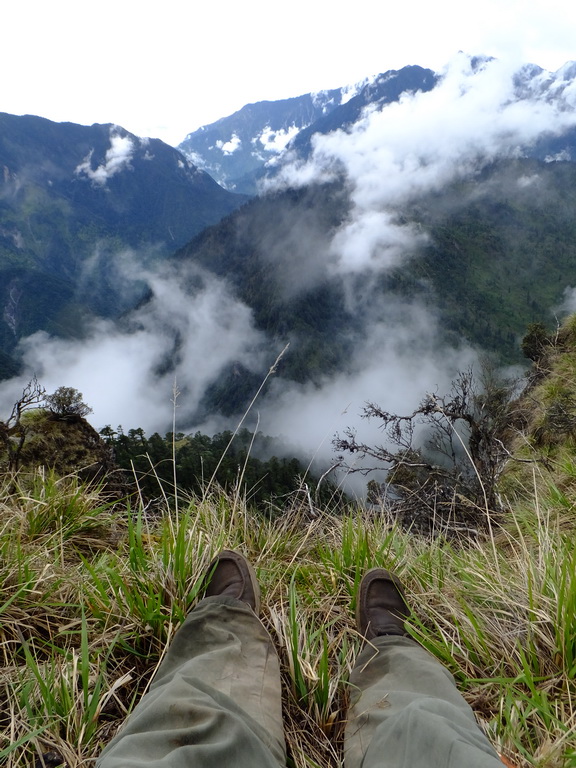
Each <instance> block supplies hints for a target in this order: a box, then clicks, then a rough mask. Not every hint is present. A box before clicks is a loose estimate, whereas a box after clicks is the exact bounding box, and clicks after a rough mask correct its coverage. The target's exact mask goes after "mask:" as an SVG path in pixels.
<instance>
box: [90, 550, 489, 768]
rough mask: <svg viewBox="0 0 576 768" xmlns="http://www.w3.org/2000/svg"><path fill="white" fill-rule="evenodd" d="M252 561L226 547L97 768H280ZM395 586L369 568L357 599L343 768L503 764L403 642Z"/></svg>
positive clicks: (282, 753) (271, 657)
mask: <svg viewBox="0 0 576 768" xmlns="http://www.w3.org/2000/svg"><path fill="white" fill-rule="evenodd" d="M259 607H260V599H259V588H258V583H257V581H256V577H255V574H254V572H253V570H252V567H251V566H250V564H249V563H248V562H247V561H246V560H245V559H244V558H243V557H242V556H241V555H239V554H238V553H236V552H231V551H228V550H225V551H224V552H222V553H220V555H219V557H218V558H217V559H216V561H215V562H214V563H213V565H212V567H211V580H210V583H209V585H208V588H207V590H206V596H205V598H204V599H203V600H202V601H201V602H200V603H198V605H197V606H196V607H195V608H194V609H193V610H192V611H191V612H190V614H189V615H188V617H187V618H186V621H185V622H184V623H183V625H182V626H181V627H180V629H179V631H178V633H177V634H176V636H175V638H174V641H173V642H172V644H171V646H170V648H169V649H168V652H167V654H166V657H165V659H164V661H163V662H162V664H161V666H160V668H159V669H158V672H157V674H156V677H155V679H154V681H153V683H152V685H151V687H150V690H149V692H148V693H147V694H146V695H145V696H144V697H143V698H142V700H141V701H140V703H139V704H138V706H137V707H136V708H135V710H134V712H133V713H132V714H131V715H130V717H129V718H128V721H127V723H126V724H125V726H124V728H123V729H122V731H121V732H120V733H119V734H118V735H117V736H116V737H115V738H114V739H113V740H112V741H111V742H110V744H109V745H108V747H107V748H106V749H105V750H104V752H103V753H102V755H101V757H100V759H99V761H98V763H97V766H98V768H141V767H142V766H155V767H156V766H157V767H158V768H160V767H161V766H162V767H165V768H191V767H194V768H197V767H198V768H204V766H209V767H211V766H214V767H215V768H233V767H234V768H244V767H246V768H248V767H250V768H284V766H285V764H286V747H285V741H284V733H283V727H282V702H281V686H280V667H279V662H278V657H277V654H276V651H275V649H274V646H273V644H272V641H271V639H270V636H269V635H268V633H267V632H266V630H265V629H264V627H263V626H262V624H261V622H260V620H259V619H258V612H259ZM408 614H409V609H408V606H407V603H406V599H405V595H404V591H403V589H402V585H401V584H400V582H399V581H398V579H397V578H396V577H395V576H393V575H391V574H389V573H388V572H387V571H385V570H383V569H374V570H372V571H369V572H368V573H367V574H366V575H365V576H364V579H363V580H362V583H361V585H360V592H359V595H358V601H357V612H356V620H357V624H358V630H359V631H360V632H361V634H362V635H363V636H364V637H365V638H366V640H367V642H366V644H365V646H364V648H363V650H362V652H361V653H360V655H359V657H358V659H357V662H356V666H355V669H354V670H353V673H352V675H351V678H350V684H351V690H352V695H351V705H350V710H349V712H348V722H347V726H346V733H345V766H346V768H377V767H379V766H387V767H390V768H420V766H421V767H422V768H501V766H502V764H501V762H500V760H499V758H498V756H497V754H496V752H495V751H494V749H493V748H492V746H491V745H490V743H489V742H488V740H487V738H486V737H485V736H484V734H483V733H482V732H481V731H480V729H479V728H478V725H477V723H476V720H475V718H474V714H473V712H472V710H471V709H470V707H469V706H468V704H467V703H466V702H465V701H464V699H463V698H462V696H461V695H460V694H459V693H458V691H457V690H456V687H455V684H454V680H453V678H452V676H451V675H450V673H449V672H448V671H447V670H446V669H445V668H444V667H443V666H442V665H441V664H440V663H439V662H438V661H437V660H436V659H435V658H433V657H432V656H431V655H430V654H429V653H428V652H427V651H425V650H424V649H423V648H422V647H421V646H420V645H418V644H417V643H416V642H415V641H414V640H412V639H410V638H409V637H407V636H406V633H405V630H404V620H405V619H406V618H407V616H408Z"/></svg>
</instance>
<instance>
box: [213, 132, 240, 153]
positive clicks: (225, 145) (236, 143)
mask: <svg viewBox="0 0 576 768" xmlns="http://www.w3.org/2000/svg"><path fill="white" fill-rule="evenodd" d="M216 146H217V147H218V149H221V150H222V152H223V153H224V154H225V155H232V154H233V153H234V152H236V150H237V149H239V148H240V147H241V146H242V139H241V138H240V137H239V136H237V135H236V134H235V133H233V134H232V136H231V137H230V139H229V140H228V141H226V142H223V141H220V140H218V141H217V142H216Z"/></svg>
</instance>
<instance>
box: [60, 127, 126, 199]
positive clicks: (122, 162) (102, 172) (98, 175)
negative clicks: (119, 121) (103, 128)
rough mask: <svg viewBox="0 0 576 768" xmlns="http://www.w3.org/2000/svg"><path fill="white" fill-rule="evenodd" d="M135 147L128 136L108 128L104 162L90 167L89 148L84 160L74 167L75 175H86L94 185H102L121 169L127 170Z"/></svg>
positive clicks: (92, 151)
mask: <svg viewBox="0 0 576 768" xmlns="http://www.w3.org/2000/svg"><path fill="white" fill-rule="evenodd" d="M135 149H136V147H135V144H134V141H133V140H132V139H131V138H130V136H121V135H120V134H119V133H118V132H117V130H116V129H115V128H111V129H110V147H109V148H108V149H107V150H106V155H105V157H104V162H103V163H101V164H100V165H99V166H98V167H97V168H92V155H93V154H94V150H90V152H89V153H88V155H87V156H86V157H85V158H84V160H83V161H82V162H81V163H80V164H79V165H78V166H77V167H76V170H75V173H76V175H77V176H83V175H84V176H86V177H88V178H89V179H90V180H91V181H92V183H93V184H94V186H97V187H103V186H104V185H105V184H106V182H107V181H108V179H110V178H112V176H115V175H116V174H117V173H120V171H123V170H129V169H130V168H131V167H132V166H131V165H130V161H131V160H132V156H133V154H134V150H135Z"/></svg>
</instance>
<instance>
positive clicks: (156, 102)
mask: <svg viewBox="0 0 576 768" xmlns="http://www.w3.org/2000/svg"><path fill="white" fill-rule="evenodd" d="M340 7H341V8H342V10H341V11H339V10H338V8H339V4H337V3H334V2H333V0H331V1H330V2H327V0H293V2H291V3H272V2H270V0H266V2H264V0H243V2H238V0H220V2H217V3H216V2H214V3H210V2H201V1H200V0H195V1H194V0H193V1H192V2H184V1H183V0H163V2H161V3H147V4H144V3H137V2H135V1H134V0H114V2H112V1H111V0H99V2H98V3H87V2H83V1H82V0H52V1H51V2H46V0H26V1H25V2H21V3H16V2H11V3H8V2H5V3H3V8H2V11H1V12H0V24H1V28H2V43H1V45H0V71H1V72H2V73H3V78H2V86H1V89H0V93H1V98H0V111H3V112H11V113H13V114H36V115H41V116H43V117H47V118H50V119H51V120H57V121H64V120H68V121H71V122H77V123H83V124H91V123H93V122H100V123H108V122H113V123H118V124H119V125H122V126H123V127H124V128H126V129H127V130H129V131H132V132H133V133H136V134H138V135H141V136H146V135H149V136H153V137H158V138H161V139H163V140H164V141H167V142H168V143H171V144H177V143H179V142H180V141H182V140H183V139H184V137H185V135H186V134H187V133H189V132H190V131H193V130H195V129H196V128H198V127H199V126H200V125H205V124H207V123H210V122H213V121H214V120H217V119H218V118H219V117H224V116H226V115H228V114H230V113H232V112H234V111H236V110H237V109H240V107H242V106H243V105H244V104H246V103H249V102H254V101H261V100H264V99H270V100H275V99H281V98H287V97H290V96H297V95H300V94H301V93H306V92H308V91H313V90H321V89H323V88H335V87H338V86H341V85H346V84H349V83H353V82H357V81H359V80H362V79H363V78H364V77H366V76H368V75H372V74H376V73H377V72H384V71H386V70H387V69H399V68H400V67H402V66H405V65H406V64H419V65H421V66H424V67H431V68H432V69H441V68H442V67H443V65H444V64H445V63H446V62H447V61H448V60H449V59H450V58H451V57H452V56H453V55H454V54H455V53H456V52H457V51H458V50H463V51H465V52H467V53H471V54H489V55H493V56H497V57H499V58H507V57H511V58H513V59H515V60H517V61H518V62H519V63H524V62H527V61H531V62H533V63H536V64H540V66H543V67H544V68H546V69H557V68H558V67H559V66H561V65H562V64H564V63H565V62H566V61H568V60H571V59H576V5H575V4H574V3H573V1H572V0H522V1H520V0H483V2H482V3H476V4H464V3H462V2H461V0H436V2H434V3H432V2H430V0H413V1H412V2H410V3H405V4H400V3H389V4H388V3H378V2H376V0H354V2H352V3H346V4H340Z"/></svg>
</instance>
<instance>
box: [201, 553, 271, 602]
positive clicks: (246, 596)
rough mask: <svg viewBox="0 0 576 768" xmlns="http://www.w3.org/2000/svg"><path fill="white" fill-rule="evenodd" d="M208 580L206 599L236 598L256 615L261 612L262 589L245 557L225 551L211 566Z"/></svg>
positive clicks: (207, 576) (207, 575)
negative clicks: (217, 597)
mask: <svg viewBox="0 0 576 768" xmlns="http://www.w3.org/2000/svg"><path fill="white" fill-rule="evenodd" d="M206 578H207V579H209V584H208V587H207V589H206V592H205V593H204V596H205V597H216V596H217V595H218V596H220V595H222V596H226V597H235V598H236V600H242V602H244V603H247V604H248V605H249V606H250V608H252V610H253V611H254V613H256V614H258V613H259V612H260V587H259V585H258V580H257V579H256V573H255V572H254V568H252V566H251V565H250V563H249V562H248V560H247V559H246V558H245V557H244V555H241V554H240V553H239V552H234V551H233V550H231V549H223V550H222V552H220V554H219V555H218V556H217V557H216V558H215V559H214V560H213V561H212V563H211V564H210V567H209V568H208V572H207V574H206Z"/></svg>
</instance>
